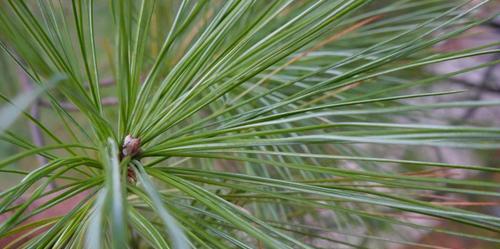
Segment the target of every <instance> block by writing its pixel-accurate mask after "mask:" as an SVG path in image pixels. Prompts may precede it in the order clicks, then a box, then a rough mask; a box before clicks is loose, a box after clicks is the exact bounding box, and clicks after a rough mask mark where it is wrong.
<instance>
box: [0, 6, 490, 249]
mask: <svg viewBox="0 0 500 249" xmlns="http://www.w3.org/2000/svg"><path fill="white" fill-rule="evenodd" d="M103 2H104V1H93V0H73V1H71V2H70V1H47V0H36V1H35V0H33V1H17V0H8V1H3V2H2V3H0V45H1V48H2V50H3V54H2V55H1V56H2V61H8V62H9V63H8V65H9V66H8V67H6V68H5V69H3V70H4V71H5V74H6V75H7V74H10V75H12V74H15V72H16V68H20V69H21V70H20V71H21V72H22V74H26V75H28V77H29V79H30V81H31V82H32V83H33V84H36V85H37V86H36V88H35V89H36V90H34V92H29V93H26V94H24V95H20V97H18V98H17V99H14V97H12V94H7V93H5V94H2V99H3V100H4V101H5V102H4V108H3V109H2V110H1V112H0V118H1V122H0V131H2V135H1V139H2V140H3V141H4V142H5V143H9V144H11V145H12V146H14V147H15V148H17V149H18V152H17V154H15V155H12V156H10V157H7V158H4V159H2V160H0V172H1V175H0V177H4V176H5V177H9V176H10V175H13V174H16V175H22V176H23V179H22V180H21V181H19V182H18V183H17V184H15V185H13V186H8V187H7V186H1V187H2V188H5V190H3V191H2V192H1V193H0V214H1V215H2V216H4V217H6V219H4V220H3V221H2V224H1V227H0V239H2V238H7V237H9V236H12V235H16V234H23V233H22V232H27V231H31V232H32V234H30V233H31V232H30V233H28V234H23V235H21V236H30V237H29V239H28V240H23V241H17V242H18V243H17V244H16V243H11V244H10V245H9V246H10V247H11V248H82V247H87V248H127V247H130V248H150V247H153V248H321V245H320V244H318V243H319V242H320V241H321V242H322V243H327V245H329V246H328V248H343V247H346V248H349V247H353V248H386V247H387V246H388V245H391V244H401V245H417V246H421V247H431V245H426V244H419V243H416V242H414V241H412V239H411V238H408V237H407V236H406V233H410V232H411V231H424V232H427V231H434V232H437V233H443V234H448V235H450V236H458V237H464V238H470V239H475V240H478V241H483V243H486V244H488V245H491V246H492V248H493V247H495V246H498V244H499V243H500V239H498V233H499V232H500V218H499V217H495V216H492V215H489V214H487V213H485V212H483V211H481V210H472V209H462V208H455V207H450V206H447V205H440V204H439V203H436V202H433V201H430V200H428V199H425V198H422V197H421V196H422V194H424V193H442V194H443V195H445V194H448V193H454V194H457V195H463V196H473V198H475V199H481V200H483V199H495V198H498V197H499V196H500V194H499V193H498V189H499V187H500V184H498V183H496V182H493V181H491V182H488V181H481V180H477V179H453V178H448V177H446V176H439V175H437V176H436V175H431V176H429V175H426V174H421V172H428V171H432V170H436V169H459V170H464V171H467V172H472V173H484V174H497V173H499V171H500V169H498V168H496V167H489V166H479V165H466V164H449V163H444V162H435V161H432V160H429V159H428V158H427V157H426V156H423V154H420V155H419V156H418V157H417V158H416V159H415V158H413V159H412V158H397V159H393V158H391V157H392V156H393V155H392V154H391V153H386V152H380V150H378V152H377V151H376V150H371V149H370V148H375V147H376V148H383V150H385V151H390V150H402V151H404V152H407V153H419V151H420V149H422V148H434V147H450V148H457V149H461V150H462V149H468V150H473V149H474V150H484V151H490V150H495V149H496V150H498V149H500V129H498V128H493V127H486V126H485V127H481V126H466V125H449V124H447V123H446V122H443V121H445V120H439V121H440V122H439V123H436V122H435V120H434V119H430V118H429V115H432V112H433V111H435V110H437V109H456V108H470V107H488V106H498V105H499V104H500V101H456V102H439V103H429V102H427V103H426V104H423V102H412V103H417V104H408V102H407V101H408V100H420V99H428V98H430V99H431V100H434V98H432V97H433V96H441V95H458V94H460V93H461V89H450V90H446V91H441V92H425V90H423V89H424V87H425V86H429V85H433V84H438V83H439V81H440V80H443V79H446V78H449V77H452V76H455V75H458V74H461V73H465V72H469V71H472V70H476V69H480V68H483V67H487V66H490V65H494V64H496V63H498V62H499V61H498V60H496V61H491V62H485V63H483V64H479V65H475V66H474V67H470V68H466V69H462V70H460V71H456V72H451V73H449V74H446V75H429V74H428V73H424V71H423V70H422V68H423V67H425V66H428V65H433V64H436V63H440V62H444V61H450V60H457V59H461V58H467V57H473V56H480V55H488V54H495V53H498V52H500V50H498V49H497V48H496V47H497V46H498V45H499V43H493V44H488V45H484V46H481V47H475V48H469V49H466V50H463V51H452V52H439V51H436V50H434V49H433V47H434V46H435V45H436V44H438V43H440V42H442V41H445V40H447V39H449V38H452V37H456V36H458V35H460V34H462V33H463V32H465V31H467V30H468V29H470V28H472V27H475V26H477V25H479V24H481V23H482V22H484V21H485V20H486V19H485V20H476V19H474V18H472V17H471V15H470V14H471V13H472V12H473V11H474V10H477V9H478V8H480V7H482V6H483V5H484V4H485V3H486V2H487V1H486V2H480V3H475V4H472V3H468V2H463V3H457V2H455V1H434V0H422V1H409V0H401V1H366V0H335V1H324V0H310V1H309V0H306V1H298V0H297V1H289V0H280V1H264V0H255V1H252V0H248V1H247V0H243V1H240V0H229V1H216V0H213V1H208V0H182V1H156V0H137V1H120V0H116V1H115V0H111V1H109V3H106V4H104V3H103ZM475 2H477V1H475ZM61 75H63V76H64V77H62V76H61ZM4 78H5V79H8V78H9V77H7V76H5V77H2V80H3V81H4V82H2V87H3V86H4V85H8V84H11V83H12V82H5V79H4ZM108 79H111V82H115V84H114V85H113V86H111V87H109V86H108V85H106V84H105V83H104V82H106V80H108ZM108 81H109V80H108ZM56 83H57V84H56ZM5 89H7V90H8V89H10V86H9V87H5ZM7 90H5V91H7ZM8 91H10V90H8ZM37 96H41V101H45V102H44V103H46V104H47V105H48V107H49V109H48V110H46V111H44V115H45V116H48V118H43V119H42V118H39V117H37V116H36V115H34V114H33V113H30V112H29V111H25V110H24V109H25V108H26V107H28V105H29V104H30V103H31V102H33V101H34V100H36V98H37ZM114 98H116V101H108V102H106V100H110V99H111V100H115V99H114ZM106 103H107V104H106ZM418 103H421V104H418ZM108 104H110V105H108ZM21 115H23V120H24V121H26V123H32V124H34V125H35V127H37V128H38V129H39V131H40V132H42V133H43V134H42V136H43V138H45V140H46V142H45V143H46V144H43V145H39V144H38V145H37V144H36V143H33V142H31V141H30V139H29V138H27V137H26V136H24V135H22V134H18V133H16V132H14V131H13V129H14V128H15V127H11V128H9V127H10V126H11V125H12V123H13V122H14V121H15V119H16V118H17V117H18V116H21ZM45 116H44V117H45ZM438 119H439V118H438ZM414 120H418V121H419V122H420V123H419V124H414V123H413V121H414ZM9 129H11V130H9ZM128 135H130V137H128V138H126V137H127V136H128ZM126 139H127V140H126ZM125 141H128V142H127V143H125ZM130 141H133V142H134V143H129V142H130ZM132 146H136V147H132ZM131 151H133V153H131ZM125 152H126V153H125ZM35 155H38V156H41V157H43V158H44V160H45V161H44V163H40V165H38V166H37V167H32V168H31V171H23V170H21V169H20V168H12V165H20V164H21V160H22V159H23V158H27V157H28V158H31V157H33V156H35ZM33 158H34V157H33ZM31 162H32V164H33V162H35V160H32V161H31ZM419 172H420V173H419ZM71 198H73V199H74V198H76V199H77V202H78V203H77V204H76V205H73V206H71V207H70V208H67V209H65V210H63V213H60V216H55V217H45V218H44V219H40V218H38V219H34V217H36V215H37V214H40V213H43V212H45V211H47V210H50V209H51V208H53V207H54V206H55V208H58V207H59V208H60V206H57V205H59V204H61V203H63V204H64V202H67V201H68V200H69V199H71ZM40 202H42V204H37V205H35V203H40ZM28 210H30V211H28ZM408 214H411V215H421V217H424V218H425V217H427V218H429V217H430V218H436V219H440V220H447V221H448V222H453V223H456V224H462V225H463V226H464V227H468V228H471V229H472V228H473V231H474V232H472V233H470V232H465V231H461V230H451V229H441V228H436V227H433V226H432V225H430V224H426V223H419V222H417V221H415V220H413V219H405V218H400V217H403V216H404V215H408ZM36 231H40V232H39V233H35V232H36ZM396 231H401V233H402V234H400V235H397V234H396V235H394V233H395V232H396ZM332 234H333V235H332ZM20 238H22V237H20ZM323 245H324V244H323ZM15 246H18V247H15ZM432 248H434V247H432Z"/></svg>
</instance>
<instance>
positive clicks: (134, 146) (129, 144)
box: [122, 135, 141, 157]
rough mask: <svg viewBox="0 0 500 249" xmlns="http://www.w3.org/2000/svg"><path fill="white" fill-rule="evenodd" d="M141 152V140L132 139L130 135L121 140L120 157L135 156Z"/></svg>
mask: <svg viewBox="0 0 500 249" xmlns="http://www.w3.org/2000/svg"><path fill="white" fill-rule="evenodd" d="M140 150H141V139H139V138H134V137H132V136H131V135H127V136H126V137H125V140H123V146H122V155H123V156H124V157H126V156H131V157H133V156H135V155H137V153H139V151H140Z"/></svg>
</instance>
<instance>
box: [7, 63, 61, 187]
mask: <svg viewBox="0 0 500 249" xmlns="http://www.w3.org/2000/svg"><path fill="white" fill-rule="evenodd" d="M17 74H18V78H19V84H20V85H21V88H22V89H23V91H25V92H29V91H33V85H32V84H31V82H30V80H29V78H28V76H27V75H26V74H25V73H24V72H21V71H20V70H18V73H17ZM39 103H40V99H37V100H36V101H35V102H34V103H33V104H32V105H31V109H30V115H31V116H33V118H35V119H37V120H38V119H40V106H39ZM29 127H30V133H31V139H32V140H33V144H34V145H35V146H37V147H42V146H43V145H44V144H45V142H44V139H43V135H42V131H41V130H40V128H39V127H38V126H37V125H36V124H35V123H33V122H29ZM36 158H37V160H38V163H39V164H40V165H44V164H47V163H48V161H47V158H45V157H43V156H41V155H37V156H36ZM56 187H57V185H56V183H55V182H51V183H50V185H49V189H54V188H56Z"/></svg>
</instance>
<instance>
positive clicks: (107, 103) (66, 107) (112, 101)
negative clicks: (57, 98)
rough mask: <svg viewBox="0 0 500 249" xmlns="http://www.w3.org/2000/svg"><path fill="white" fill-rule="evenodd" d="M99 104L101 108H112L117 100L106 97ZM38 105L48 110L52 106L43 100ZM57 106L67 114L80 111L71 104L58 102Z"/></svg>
mask: <svg viewBox="0 0 500 249" xmlns="http://www.w3.org/2000/svg"><path fill="white" fill-rule="evenodd" d="M101 104H102V105H103V106H112V105H116V104H118V99H117V98H114V97H106V98H102V100H101ZM39 105H40V106H41V107H46V108H50V107H52V105H51V104H50V102H48V101H45V100H40V101H39ZM59 105H61V107H62V108H63V109H64V110H66V111H68V112H78V111H80V110H79V109H78V107H76V106H75V105H73V103H71V102H65V101H64V102H59Z"/></svg>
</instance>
